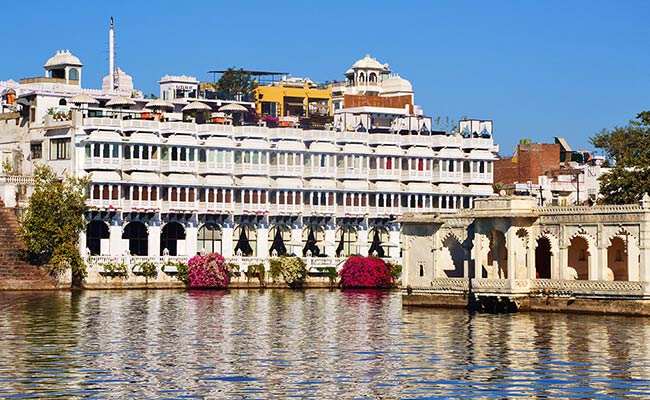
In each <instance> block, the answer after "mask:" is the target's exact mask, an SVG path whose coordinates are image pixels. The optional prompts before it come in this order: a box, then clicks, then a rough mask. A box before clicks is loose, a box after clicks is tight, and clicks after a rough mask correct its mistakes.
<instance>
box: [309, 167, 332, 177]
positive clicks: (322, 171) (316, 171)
mask: <svg viewBox="0 0 650 400" xmlns="http://www.w3.org/2000/svg"><path fill="white" fill-rule="evenodd" d="M304 175H305V177H309V178H330V179H334V178H336V168H335V167H317V166H312V167H308V168H305V171H304Z"/></svg>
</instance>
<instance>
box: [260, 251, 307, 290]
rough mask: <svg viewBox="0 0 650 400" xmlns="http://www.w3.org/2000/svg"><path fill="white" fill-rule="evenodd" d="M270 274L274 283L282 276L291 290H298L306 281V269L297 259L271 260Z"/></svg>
mask: <svg viewBox="0 0 650 400" xmlns="http://www.w3.org/2000/svg"><path fill="white" fill-rule="evenodd" d="M269 272H270V274H271V276H272V277H273V280H274V281H275V280H276V279H277V278H278V277H280V276H282V279H283V280H284V282H285V283H286V284H287V285H289V287H290V288H292V289H300V288H302V287H303V286H304V285H305V282H306V281H307V267H306V266H305V262H304V261H302V259H301V258H299V257H279V258H274V259H272V260H271V268H270V271H269Z"/></svg>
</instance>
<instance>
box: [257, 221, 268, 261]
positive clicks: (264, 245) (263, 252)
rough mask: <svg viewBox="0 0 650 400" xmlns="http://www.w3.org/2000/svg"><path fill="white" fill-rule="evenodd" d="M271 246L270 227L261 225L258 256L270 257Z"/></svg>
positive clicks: (258, 230) (258, 229) (258, 237)
mask: <svg viewBox="0 0 650 400" xmlns="http://www.w3.org/2000/svg"><path fill="white" fill-rule="evenodd" d="M269 247H270V246H269V228H268V227H267V226H266V225H264V227H263V228H262V225H260V226H259V227H258V228H257V257H268V256H269Z"/></svg>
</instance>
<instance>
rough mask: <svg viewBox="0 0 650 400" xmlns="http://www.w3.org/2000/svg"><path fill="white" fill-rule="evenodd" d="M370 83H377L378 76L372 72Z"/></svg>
mask: <svg viewBox="0 0 650 400" xmlns="http://www.w3.org/2000/svg"><path fill="white" fill-rule="evenodd" d="M368 82H370V83H377V74H375V73H374V72H371V73H370V76H369V78H368Z"/></svg>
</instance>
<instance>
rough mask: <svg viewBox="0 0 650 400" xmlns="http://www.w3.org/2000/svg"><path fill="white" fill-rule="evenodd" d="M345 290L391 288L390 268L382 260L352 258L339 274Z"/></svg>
mask: <svg viewBox="0 0 650 400" xmlns="http://www.w3.org/2000/svg"><path fill="white" fill-rule="evenodd" d="M339 276H340V277H341V286H343V287H344V288H389V287H391V286H392V283H393V280H392V278H391V275H390V268H389V267H388V265H386V263H385V262H384V261H383V260H382V259H381V258H376V257H361V256H352V257H350V258H348V260H347V261H346V262H345V264H343V268H341V271H340V272H339Z"/></svg>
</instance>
